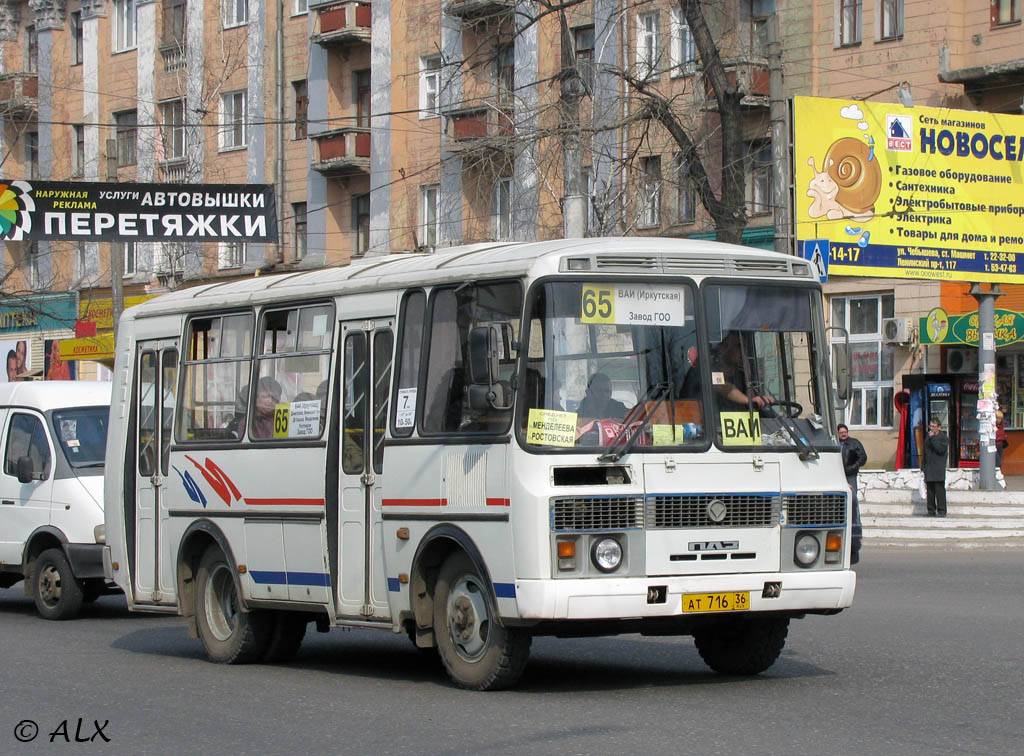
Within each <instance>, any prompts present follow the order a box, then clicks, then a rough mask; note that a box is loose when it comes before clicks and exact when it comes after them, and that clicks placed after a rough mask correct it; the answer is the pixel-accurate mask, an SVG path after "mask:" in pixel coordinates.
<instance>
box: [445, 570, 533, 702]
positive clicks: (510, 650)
mask: <svg viewBox="0 0 1024 756" xmlns="http://www.w3.org/2000/svg"><path fill="white" fill-rule="evenodd" d="M434 633H435V636H436V638H437V650H438V653H439V655H440V657H441V661H442V662H443V663H444V666H445V669H446V670H447V671H448V676H449V677H451V679H452V681H453V682H454V683H455V684H456V685H458V686H459V687H461V688H467V689H469V690H500V689H501V688H507V687H509V686H511V685H514V684H515V683H516V682H517V681H518V680H519V677H520V676H521V675H522V673H523V669H524V668H525V667H526V661H527V659H528V658H529V656H530V642H531V640H532V639H531V637H530V636H529V635H528V634H527V633H525V632H523V631H522V630H519V629H516V628H509V627H505V626H504V625H502V624H501V621H500V620H499V619H498V618H497V612H496V608H495V605H494V601H493V599H492V598H491V592H490V586H489V585H488V584H487V582H486V581H485V580H484V579H483V578H481V576H480V575H479V573H478V571H477V568H476V567H475V566H474V565H473V563H472V561H470V559H469V557H467V556H466V555H465V554H464V553H461V552H459V553H457V554H453V555H452V556H450V557H449V558H448V559H447V560H446V561H445V563H444V565H443V566H442V567H441V572H440V574H439V575H438V578H437V587H436V590H435V592H434Z"/></svg>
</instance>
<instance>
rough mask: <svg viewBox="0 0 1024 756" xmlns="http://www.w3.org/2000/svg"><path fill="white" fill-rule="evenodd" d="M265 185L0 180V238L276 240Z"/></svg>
mask: <svg viewBox="0 0 1024 756" xmlns="http://www.w3.org/2000/svg"><path fill="white" fill-rule="evenodd" d="M275 213H276V210H275V200H274V188H273V187H272V186H269V185H266V184H195V185H191V184H117V183H98V182H78V181H75V182H71V181H10V182H0V239H10V240H12V241H22V240H36V241H43V240H58V239H70V240H73V241H132V242H134V241H182V240H184V239H189V240H191V241H196V242H213V241H246V242H257V243H262V242H274V241H277V220H276V217H275Z"/></svg>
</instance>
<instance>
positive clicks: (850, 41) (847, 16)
mask: <svg viewBox="0 0 1024 756" xmlns="http://www.w3.org/2000/svg"><path fill="white" fill-rule="evenodd" d="M861 2H862V0H839V44H840V46H846V45H859V44H860V24H861V21H860V17H861V14H860V11H861Z"/></svg>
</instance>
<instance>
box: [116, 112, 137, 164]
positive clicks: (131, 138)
mask: <svg viewBox="0 0 1024 756" xmlns="http://www.w3.org/2000/svg"><path fill="white" fill-rule="evenodd" d="M114 124H115V127H116V129H117V165H118V167H121V166H125V165H135V143H136V139H137V134H138V131H137V129H138V116H137V114H136V111H134V110H126V111H124V112H122V113H114Z"/></svg>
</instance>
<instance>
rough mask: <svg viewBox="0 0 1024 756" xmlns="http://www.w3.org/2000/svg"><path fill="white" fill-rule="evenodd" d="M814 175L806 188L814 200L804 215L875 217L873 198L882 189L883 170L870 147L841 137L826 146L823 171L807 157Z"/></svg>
mask: <svg viewBox="0 0 1024 756" xmlns="http://www.w3.org/2000/svg"><path fill="white" fill-rule="evenodd" d="M807 165H809V166H811V170H812V171H814V177H813V178H812V179H811V181H810V183H809V184H808V187H807V196H808V197H810V198H812V199H813V200H814V201H813V202H812V203H811V207H810V209H809V210H808V211H807V214H808V215H810V216H811V217H812V218H820V217H822V216H825V217H826V218H828V219H829V220H839V219H840V218H853V219H854V220H857V221H861V222H864V221H869V220H871V219H872V218H873V217H875V200H877V199H878V194H879V192H880V191H881V189H882V169H881V168H879V166H878V161H877V160H875V157H874V155H873V154H872V149H871V147H870V146H869V145H867V144H865V143H864V142H862V141H861V140H859V139H854V138H853V137H843V138H842V139H837V140H836V141H835V142H833V143H832V146H831V147H829V148H828V152H827V153H826V154H825V159H824V160H823V161H822V170H821V171H818V169H817V168H815V167H814V158H813V157H812V158H809V159H808V160H807Z"/></svg>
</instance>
